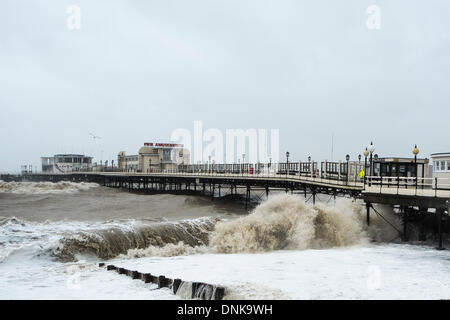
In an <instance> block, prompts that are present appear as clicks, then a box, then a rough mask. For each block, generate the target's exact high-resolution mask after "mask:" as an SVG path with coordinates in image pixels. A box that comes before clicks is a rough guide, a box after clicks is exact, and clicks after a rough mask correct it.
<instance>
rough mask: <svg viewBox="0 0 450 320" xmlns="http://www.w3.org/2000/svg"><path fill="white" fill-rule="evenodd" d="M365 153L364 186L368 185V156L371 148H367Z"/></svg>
mask: <svg viewBox="0 0 450 320" xmlns="http://www.w3.org/2000/svg"><path fill="white" fill-rule="evenodd" d="M363 154H364V188H365V187H366V170H367V156H368V155H369V150H367V147H366V149H365V150H364V152H363Z"/></svg>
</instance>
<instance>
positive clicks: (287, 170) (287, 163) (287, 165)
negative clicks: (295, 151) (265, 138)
mask: <svg viewBox="0 0 450 320" xmlns="http://www.w3.org/2000/svg"><path fill="white" fill-rule="evenodd" d="M288 174H289V151H286V175H288Z"/></svg>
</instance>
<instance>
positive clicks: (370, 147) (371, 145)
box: [367, 141, 375, 176]
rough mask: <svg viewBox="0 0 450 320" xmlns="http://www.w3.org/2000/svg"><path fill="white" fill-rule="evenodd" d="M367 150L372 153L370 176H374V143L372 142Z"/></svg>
mask: <svg viewBox="0 0 450 320" xmlns="http://www.w3.org/2000/svg"><path fill="white" fill-rule="evenodd" d="M367 150H369V152H370V175H371V176H373V162H372V155H373V153H374V151H375V146H374V145H373V143H372V141H371V142H370V145H369V146H368V147H367Z"/></svg>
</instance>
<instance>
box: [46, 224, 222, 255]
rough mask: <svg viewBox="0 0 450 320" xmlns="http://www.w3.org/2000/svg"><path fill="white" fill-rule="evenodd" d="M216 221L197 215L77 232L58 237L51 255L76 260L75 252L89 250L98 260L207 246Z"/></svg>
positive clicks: (181, 250)
mask: <svg viewBox="0 0 450 320" xmlns="http://www.w3.org/2000/svg"><path fill="white" fill-rule="evenodd" d="M216 221H217V219H214V218H199V219H192V220H182V221H177V222H164V223H158V224H153V225H146V226H139V227H133V226H130V227H128V228H126V227H113V228H107V229H103V230H90V231H88V232H78V233H76V234H73V235H70V236H66V237H64V238H63V239H61V240H60V245H59V246H58V247H57V248H56V249H55V250H54V252H53V254H54V255H55V256H57V257H58V258H60V259H62V260H68V261H73V260H76V255H77V254H84V253H93V254H95V255H96V256H97V257H99V258H101V259H110V258H114V257H116V256H118V255H128V256H132V257H133V256H144V255H150V254H152V253H153V254H159V255H162V254H163V253H164V251H166V252H167V253H166V255H177V254H179V253H180V252H183V250H184V251H186V250H188V249H187V247H191V248H193V247H197V246H204V245H207V244H208V235H209V232H210V231H211V230H212V229H213V228H214V225H215V223H216ZM180 242H181V243H180ZM164 247H165V248H166V250H164ZM183 248H185V249H183ZM190 250H191V251H192V249H190ZM169 252H172V254H170V253H169Z"/></svg>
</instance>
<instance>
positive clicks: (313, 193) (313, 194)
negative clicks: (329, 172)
mask: <svg viewBox="0 0 450 320" xmlns="http://www.w3.org/2000/svg"><path fill="white" fill-rule="evenodd" d="M312 200H313V204H316V190H313V192H312Z"/></svg>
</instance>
